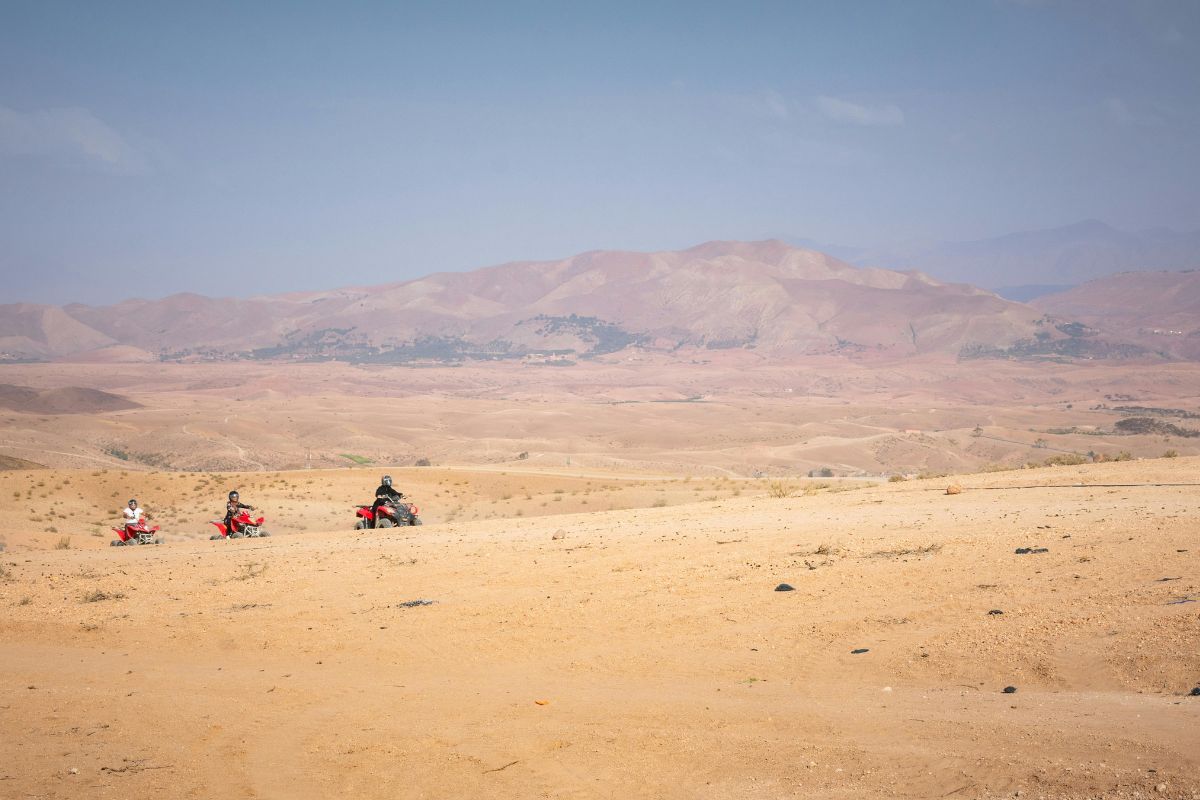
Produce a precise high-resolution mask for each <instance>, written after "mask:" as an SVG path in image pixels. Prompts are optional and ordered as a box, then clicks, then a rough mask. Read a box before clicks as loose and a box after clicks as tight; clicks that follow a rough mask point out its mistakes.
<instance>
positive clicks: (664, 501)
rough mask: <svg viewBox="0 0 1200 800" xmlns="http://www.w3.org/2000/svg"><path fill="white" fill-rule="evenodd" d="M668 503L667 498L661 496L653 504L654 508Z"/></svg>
mask: <svg viewBox="0 0 1200 800" xmlns="http://www.w3.org/2000/svg"><path fill="white" fill-rule="evenodd" d="M666 504H667V498H665V497H659V498H656V499H655V501H654V502H653V503H652V504H651V505H652V506H653V507H654V508H662V507H664V506H665V505H666Z"/></svg>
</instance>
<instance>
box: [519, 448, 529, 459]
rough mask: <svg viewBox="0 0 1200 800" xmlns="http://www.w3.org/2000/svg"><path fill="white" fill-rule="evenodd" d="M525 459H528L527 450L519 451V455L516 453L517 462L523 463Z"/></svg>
mask: <svg viewBox="0 0 1200 800" xmlns="http://www.w3.org/2000/svg"><path fill="white" fill-rule="evenodd" d="M527 458H529V451H528V450H523V451H521V452H520V453H517V460H518V461H524V460H525V459H527Z"/></svg>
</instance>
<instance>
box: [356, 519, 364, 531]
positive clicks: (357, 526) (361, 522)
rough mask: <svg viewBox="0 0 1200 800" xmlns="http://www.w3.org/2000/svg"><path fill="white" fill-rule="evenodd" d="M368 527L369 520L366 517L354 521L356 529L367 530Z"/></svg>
mask: <svg viewBox="0 0 1200 800" xmlns="http://www.w3.org/2000/svg"><path fill="white" fill-rule="evenodd" d="M366 529H367V521H366V520H365V519H360V520H359V521H358V522H356V523H354V530H356V531H365V530H366Z"/></svg>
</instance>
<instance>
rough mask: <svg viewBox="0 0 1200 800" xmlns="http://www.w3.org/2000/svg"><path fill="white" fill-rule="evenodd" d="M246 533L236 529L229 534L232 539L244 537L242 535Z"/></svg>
mask: <svg viewBox="0 0 1200 800" xmlns="http://www.w3.org/2000/svg"><path fill="white" fill-rule="evenodd" d="M244 535H245V534H242V533H238V532H236V531H235V532H234V533H231V534H229V538H230V539H240V538H242V536H244Z"/></svg>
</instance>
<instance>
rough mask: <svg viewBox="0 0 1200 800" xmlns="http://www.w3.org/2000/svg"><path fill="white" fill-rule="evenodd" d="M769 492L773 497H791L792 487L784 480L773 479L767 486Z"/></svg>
mask: <svg viewBox="0 0 1200 800" xmlns="http://www.w3.org/2000/svg"><path fill="white" fill-rule="evenodd" d="M767 494H768V495H770V496H771V497H779V498H783V497H791V496H792V487H790V486H788V485H787V484H786V483H784V482H783V481H771V483H770V484H769V485H768V486H767Z"/></svg>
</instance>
